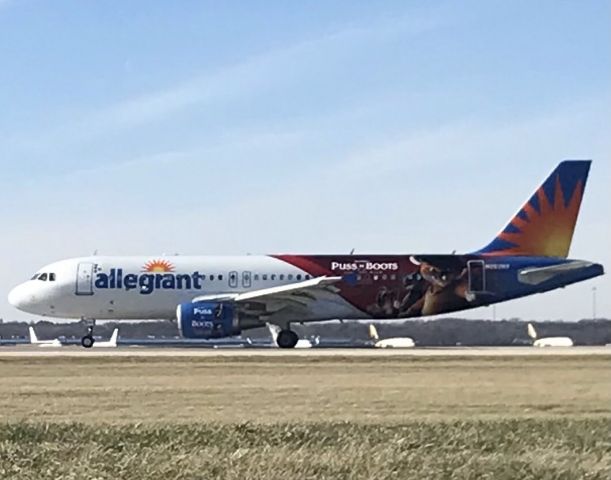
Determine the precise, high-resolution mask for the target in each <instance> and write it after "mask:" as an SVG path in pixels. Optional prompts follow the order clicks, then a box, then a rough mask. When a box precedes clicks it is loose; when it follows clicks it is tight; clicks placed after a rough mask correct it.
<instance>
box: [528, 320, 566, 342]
mask: <svg viewBox="0 0 611 480" xmlns="http://www.w3.org/2000/svg"><path fill="white" fill-rule="evenodd" d="M528 336H529V337H530V338H532V340H533V347H572V346H573V340H572V339H571V338H570V337H544V338H537V337H538V334H537V331H536V330H535V327H534V325H533V324H532V323H529V324H528Z"/></svg>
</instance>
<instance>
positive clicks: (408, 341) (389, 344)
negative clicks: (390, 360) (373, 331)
mask: <svg viewBox="0 0 611 480" xmlns="http://www.w3.org/2000/svg"><path fill="white" fill-rule="evenodd" d="M373 346H374V347H376V348H414V347H415V346H416V343H415V342H414V339H413V338H410V337H395V338H385V339H383V340H378V341H377V342H376V343H374V345H373Z"/></svg>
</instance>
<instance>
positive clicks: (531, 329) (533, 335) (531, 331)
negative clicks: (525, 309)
mask: <svg viewBox="0 0 611 480" xmlns="http://www.w3.org/2000/svg"><path fill="white" fill-rule="evenodd" d="M528 336H529V337H530V338H532V339H533V340H536V339H537V331H536V330H535V327H534V326H533V324H532V323H529V324H528Z"/></svg>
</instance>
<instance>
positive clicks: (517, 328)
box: [0, 318, 611, 346]
mask: <svg viewBox="0 0 611 480" xmlns="http://www.w3.org/2000/svg"><path fill="white" fill-rule="evenodd" d="M372 323H374V324H375V325H376V328H377V330H378V332H379V334H380V337H381V338H389V337H411V338H413V339H414V340H415V342H416V344H417V345H420V346H452V345H466V346H501V345H528V344H530V343H531V339H530V338H529V337H528V334H527V331H526V326H527V323H528V322H527V321H524V320H520V319H509V320H500V321H493V320H467V319H462V318H441V319H429V320H406V321H397V320H394V321H388V322H381V321H376V322H372ZM531 323H533V325H534V326H535V328H536V330H537V333H538V334H539V337H550V336H562V337H564V336H567V337H571V338H572V339H573V341H574V342H575V344H576V345H605V344H608V343H611V320H609V319H597V320H592V319H583V320H580V321H578V322H560V321H542V322H541V321H539V322H531ZM29 325H33V326H34V328H35V329H36V334H37V335H38V337H39V338H41V339H51V338H57V337H65V338H80V337H82V336H83V335H84V333H85V331H86V324H85V323H84V322H72V323H53V322H49V321H46V320H40V321H38V322H36V323H33V324H28V323H25V322H4V323H2V324H0V337H1V338H3V339H10V338H27V337H28V326H29ZM115 326H117V327H119V336H120V337H121V338H132V339H133V338H152V337H156V338H174V337H177V336H178V329H177V327H176V323H175V322H171V321H146V322H103V323H98V325H97V326H96V328H95V335H96V336H99V337H110V335H111V333H112V330H113V328H115ZM293 328H294V329H295V330H296V331H297V332H298V333H299V334H300V335H301V336H302V337H305V338H308V337H311V336H320V337H321V338H327V339H334V340H338V339H349V340H355V341H363V340H367V339H368V330H369V329H368V322H363V321H358V322H357V321H343V322H340V321H331V322H324V323H318V322H317V323H308V324H303V325H301V324H294V325H293ZM245 334H246V335H248V336H249V337H251V338H269V332H268V330H267V329H266V328H258V329H254V330H248V331H246V332H245Z"/></svg>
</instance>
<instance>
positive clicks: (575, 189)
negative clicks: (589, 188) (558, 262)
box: [476, 160, 591, 258]
mask: <svg viewBox="0 0 611 480" xmlns="http://www.w3.org/2000/svg"><path fill="white" fill-rule="evenodd" d="M590 164H591V161H590V160H566V161H564V162H561V163H560V164H559V165H558V166H557V167H556V169H555V170H554V171H553V172H552V173H551V175H550V176H549V177H547V180H545V182H543V184H542V185H541V186H540V187H539V188H538V189H537V191H536V192H535V193H534V194H533V196H532V197H530V199H529V200H528V201H527V202H526V203H525V204H524V206H523V207H522V208H521V209H520V211H518V213H517V214H516V215H515V217H513V218H512V219H511V221H510V222H509V223H508V224H507V226H506V227H505V228H504V229H503V230H502V231H501V233H499V234H498V235H497V236H496V238H495V239H494V240H492V242H490V243H489V244H488V245H487V246H486V247H484V248H482V249H481V250H479V251H478V252H476V253H479V254H483V255H533V256H544V257H564V258H566V257H567V256H568V254H569V247H570V246H571V240H572V238H573V232H574V230H575V223H576V222H577V215H578V214H579V207H580V205H581V198H582V197H583V191H584V189H585V186H586V181H587V179H588V172H589V171H590Z"/></svg>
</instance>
